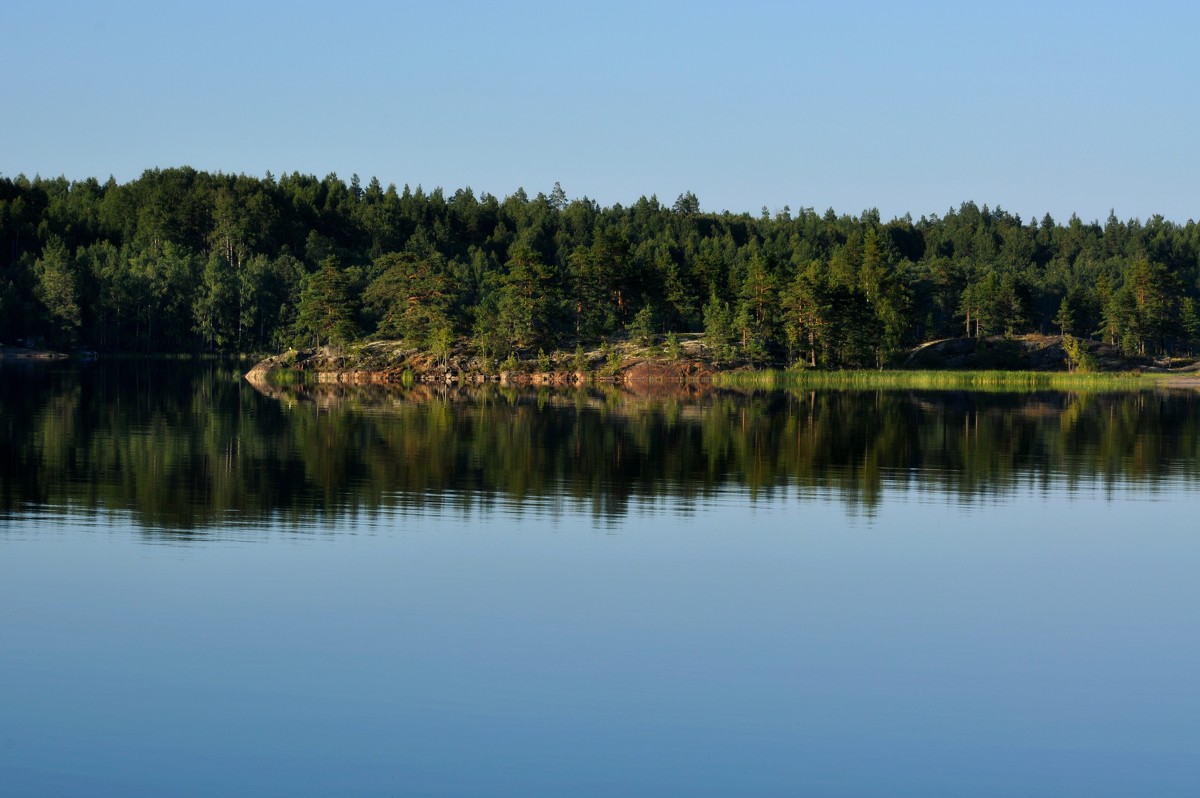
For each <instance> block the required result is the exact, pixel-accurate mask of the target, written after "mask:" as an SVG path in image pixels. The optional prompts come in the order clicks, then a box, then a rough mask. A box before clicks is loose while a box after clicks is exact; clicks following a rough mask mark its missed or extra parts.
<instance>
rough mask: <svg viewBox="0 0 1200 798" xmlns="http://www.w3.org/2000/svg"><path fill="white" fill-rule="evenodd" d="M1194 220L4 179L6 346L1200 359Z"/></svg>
mask: <svg viewBox="0 0 1200 798" xmlns="http://www.w3.org/2000/svg"><path fill="white" fill-rule="evenodd" d="M1198 287H1200V228H1198V226H1197V225H1196V223H1195V222H1192V221H1189V222H1187V223H1186V224H1178V223H1175V222H1171V221H1168V220H1166V219H1163V218H1162V217H1161V216H1154V217H1152V218H1150V219H1149V220H1147V221H1145V222H1142V221H1139V220H1130V221H1120V220H1118V219H1117V218H1116V217H1115V216H1113V215H1111V214H1110V216H1109V218H1108V219H1107V220H1106V221H1105V223H1104V224H1099V223H1096V222H1093V223H1085V222H1083V221H1082V220H1080V219H1079V218H1078V217H1075V216H1072V217H1071V219H1070V220H1068V221H1067V222H1066V223H1059V222H1056V221H1055V220H1054V219H1052V218H1051V217H1050V216H1049V215H1046V216H1045V217H1043V218H1042V219H1041V220H1036V219H1033V220H1030V221H1029V222H1025V221H1023V220H1022V219H1021V218H1020V217H1019V216H1017V215H1015V214H1011V213H1008V212H1006V211H1003V210H1001V209H999V208H995V209H989V208H988V207H987V206H986V205H985V206H983V207H978V206H976V205H975V204H974V203H965V204H963V205H962V206H960V207H959V208H958V209H957V210H951V211H949V212H947V213H946V215H945V216H942V217H938V216H931V217H922V218H921V219H920V220H918V221H913V220H912V219H911V218H910V217H908V216H905V217H902V218H898V219H892V220H891V221H887V222H884V221H882V220H881V219H880V216H879V213H878V212H877V211H873V210H869V211H865V212H863V213H862V214H861V215H859V216H849V215H838V214H836V213H834V212H833V211H832V210H830V211H826V212H825V213H823V214H822V213H817V212H815V211H814V210H812V209H801V210H799V211H795V212H793V211H791V210H790V209H788V208H784V209H783V210H782V211H779V212H776V213H774V214H772V213H769V212H768V211H767V209H765V208H764V209H763V212H762V214H761V215H759V216H757V217H756V216H753V215H750V214H731V213H704V212H702V211H701V209H700V203H699V201H698V199H697V198H696V196H695V195H693V194H691V193H686V194H683V195H682V196H680V197H679V198H678V199H677V200H676V201H675V202H674V204H673V205H670V206H668V205H664V204H662V203H660V202H659V201H658V200H657V199H656V198H654V197H650V198H646V197H642V198H641V199H639V200H637V201H636V202H634V203H633V204H632V205H630V206H622V205H614V206H612V207H608V208H602V207H600V206H599V205H598V204H597V203H596V202H594V201H592V200H590V199H587V198H581V199H568V197H567V195H566V193H565V192H564V191H563V190H562V188H561V187H560V186H558V185H557V184H555V186H554V188H553V190H552V191H550V192H549V194H538V195H537V196H535V197H530V196H529V195H528V194H526V192H525V191H523V190H518V191H517V192H516V193H514V194H512V195H511V196H509V197H506V198H504V199H499V198H497V197H494V196H491V195H489V194H483V195H481V196H476V195H475V194H474V193H473V192H472V191H471V189H469V188H467V189H460V190H458V191H456V192H455V193H454V194H453V195H450V196H447V195H445V194H444V193H443V192H442V190H441V189H435V190H433V191H430V192H425V191H423V190H422V189H421V188H419V187H418V188H417V189H415V190H413V189H410V188H409V187H408V186H405V187H404V188H403V189H401V190H397V189H396V188H395V187H394V186H388V187H387V188H384V187H383V186H381V185H380V183H379V181H378V180H374V179H372V180H371V181H370V182H369V183H368V184H367V185H366V186H363V185H362V184H361V183H360V181H359V179H358V177H357V176H355V177H353V178H352V179H351V180H350V182H349V183H348V184H347V183H346V182H344V181H343V180H341V179H340V178H338V177H337V176H336V175H329V176H327V177H325V178H324V179H318V178H316V177H314V176H306V175H301V174H296V173H294V174H291V175H288V176H282V177H279V178H276V177H273V176H272V175H270V174H269V173H268V174H267V175H266V176H265V177H262V178H258V177H249V176H245V175H226V174H221V173H217V174H212V173H207V172H200V171H196V170H193V169H190V168H178V169H154V170H150V171H147V172H145V173H144V174H143V175H142V176H141V177H140V178H138V179H137V180H134V181H132V182H129V183H126V184H118V183H117V182H116V181H114V180H112V179H111V178H110V179H109V181H108V182H106V183H100V182H99V181H97V180H95V179H89V180H84V181H81V182H69V181H67V180H66V179H65V178H56V179H41V178H37V179H33V180H29V179H27V178H25V177H23V176H21V177H16V178H3V177H0V342H5V343H12V342H13V341H15V340H17V339H26V340H28V339H31V338H32V339H35V340H39V341H41V342H44V343H45V344H46V345H49V346H55V347H61V348H74V347H89V348H95V349H98V350H101V351H133V352H164V351H170V352H192V351H225V352H231V351H264V350H272V349H281V348H285V347H287V346H291V345H303V344H318V343H348V342H351V341H354V340H357V339H360V338H365V337H372V336H376V337H380V336H382V337H400V338H404V339H407V340H409V341H411V342H412V343H413V344H414V345H416V346H420V347H424V348H428V349H431V350H439V349H441V350H444V349H446V348H447V347H449V346H450V345H451V344H452V343H453V342H455V341H465V342H467V343H468V344H469V345H470V346H472V347H473V348H474V349H475V350H476V351H477V352H478V353H479V354H480V355H482V356H484V357H487V358H502V357H506V356H507V355H509V354H513V353H515V354H517V355H518V356H523V357H524V356H530V355H531V354H532V353H534V352H536V351H537V350H539V349H541V348H545V349H552V348H558V349H565V348H574V347H575V346H577V345H579V344H591V343H594V342H597V341H600V340H609V339H616V338H620V337H623V336H633V337H638V338H643V339H652V338H653V337H655V336H657V335H662V334H666V333H687V332H691V333H703V335H704V337H705V340H706V342H707V343H708V344H709V345H710V347H711V349H712V351H713V352H714V353H715V355H716V357H717V358H719V359H725V360H747V361H750V362H753V363H767V362H773V363H781V362H786V363H804V364H807V365H810V366H818V367H877V366H882V365H885V364H887V363H889V362H893V361H895V360H896V358H897V357H899V356H900V355H901V353H903V352H905V351H906V350H907V349H909V348H910V347H912V346H914V345H916V344H918V343H921V342H923V341H926V340H930V339H936V338H946V337H955V336H964V335H966V336H987V335H994V334H1021V333H1027V332H1039V333H1071V334H1074V335H1076V336H1081V337H1095V338H1101V339H1104V340H1107V341H1109V342H1110V343H1114V344H1119V345H1120V346H1121V347H1122V348H1123V349H1124V350H1125V351H1126V352H1128V353H1136V354H1147V355H1149V354H1154V355H1157V354H1167V353H1189V354H1190V353H1192V352H1193V351H1194V350H1195V349H1196V347H1197V345H1198V344H1200V312H1198V310H1197V306H1196V301H1197V296H1198V291H1197V289H1198Z"/></svg>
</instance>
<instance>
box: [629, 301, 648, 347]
mask: <svg viewBox="0 0 1200 798" xmlns="http://www.w3.org/2000/svg"><path fill="white" fill-rule="evenodd" d="M629 334H630V336H632V337H633V339H634V340H635V341H637V342H638V343H639V344H641V345H642V346H650V344H652V343H653V342H654V308H652V307H651V306H650V300H649V299H647V300H645V301H644V303H643V304H642V309H641V310H639V311H638V312H637V313H636V314H634V317H633V321H631V322H630V323H629Z"/></svg>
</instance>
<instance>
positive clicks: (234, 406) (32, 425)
mask: <svg viewBox="0 0 1200 798" xmlns="http://www.w3.org/2000/svg"><path fill="white" fill-rule="evenodd" d="M1198 421H1200V402H1198V401H1197V396H1196V395H1195V394H1194V393H1186V392H1182V393H1166V392H1162V393H1155V392H1142V393H1132V394H1130V393H1127V394H1080V395H1074V394H1063V393H1039V394H1022V395H1019V394H996V393H967V392H925V391H919V392H918V391H913V392H845V391H825V392H796V393H784V392H777V393H752V394H738V393H733V392H725V391H717V390H711V389H709V390H703V389H698V388H695V387H692V388H689V389H687V391H686V392H673V391H671V390H669V389H666V388H664V387H663V386H658V387H654V388H650V389H647V391H646V392H643V393H628V392H622V391H618V390H616V389H607V390H601V389H588V390H579V391H564V392H552V391H541V392H537V391H517V390H509V389H501V388H499V387H498V386H482V387H480V388H478V389H473V390H467V389H461V388H458V389H456V388H448V387H446V386H438V387H427V386H419V387H417V388H415V389H413V390H409V391H397V390H395V389H384V388H379V387H371V386H342V385H319V386H302V387H295V388H290V389H278V390H275V391H273V392H271V394H270V395H266V394H263V393H260V392H258V391H256V390H255V389H253V388H252V387H250V386H249V385H247V384H246V383H245V382H243V381H241V380H239V379H238V375H237V372H236V371H235V370H234V369H232V368H227V367H221V366H219V365H217V364H206V365H204V366H201V367H197V366H195V365H191V364H180V363H176V364H170V363H168V364H163V363H157V364H146V363H136V364H135V363H126V364H115V365H109V364H106V365H99V364H97V365H94V366H92V367H88V368H83V369H79V368H72V367H58V366H46V365H44V364H38V365H35V366H22V367H12V366H5V367H3V369H2V370H0V518H3V517H8V518H11V517H13V516H14V515H16V514H30V513H32V514H37V513H53V512H61V511H63V509H64V508H68V509H70V511H71V512H74V513H81V512H82V513H85V514H86V513H89V512H93V513H94V512H95V511H98V510H103V511H105V512H109V513H119V514H128V515H129V517H131V518H132V519H133V520H134V521H135V522H136V524H137V525H138V526H139V527H141V528H143V529H144V530H148V531H150V532H152V533H153V534H155V535H168V536H180V537H187V536H189V535H192V534H197V531H198V530H199V531H202V530H205V529H210V528H212V527H216V526H221V527H225V528H229V527H238V526H265V525H267V524H272V525H279V524H282V525H292V526H294V527H297V528H299V527H301V526H306V525H308V524H309V523H310V522H315V523H317V524H318V525H319V523H320V519H334V518H348V517H353V516H355V515H358V514H366V515H370V514H373V513H388V514H391V513H396V512H401V513H404V512H412V513H423V512H427V511H437V512H442V513H444V512H447V511H452V512H459V513H464V514H470V513H493V512H503V513H511V514H533V515H546V516H552V517H553V516H558V515H563V514H567V513H571V514H576V513H587V514H590V515H591V516H592V517H593V518H594V519H596V521H597V522H600V523H605V522H610V521H615V520H619V519H621V518H622V517H624V516H625V515H626V514H627V513H629V512H630V511H631V509H636V510H638V511H639V512H642V511H646V510H647V509H652V508H654V507H657V506H659V505H661V504H663V503H664V501H665V500H666V499H670V500H671V501H670V505H671V507H672V508H673V510H672V511H674V512H689V511H696V509H697V508H700V509H703V508H704V507H706V506H710V505H713V504H715V503H719V502H720V501H721V496H722V494H723V492H725V491H728V490H734V491H737V492H739V493H745V494H748V495H749V496H750V497H751V500H755V499H758V498H771V497H773V496H776V495H778V494H779V493H780V492H782V491H795V490H799V491H801V492H803V493H805V494H808V493H812V494H814V495H815V494H820V495H825V496H831V495H832V496H835V497H837V498H838V499H840V500H841V501H843V502H844V503H845V504H846V506H847V507H848V508H850V509H851V510H852V511H854V512H866V513H867V514H869V513H870V512H871V511H872V510H873V509H874V508H876V507H877V506H878V505H879V503H880V501H881V496H882V494H883V492H884V491H886V490H888V489H889V488H902V489H904V490H905V491H909V492H917V493H927V494H929V495H930V496H931V497H934V499H935V500H943V501H944V500H945V497H951V498H952V499H953V500H955V501H959V502H970V501H977V500H981V499H986V498H988V497H1002V496H1005V495H1009V494H1012V493H1014V492H1015V491H1017V490H1019V489H1022V488H1025V487H1028V486H1035V487H1038V486H1040V487H1042V488H1044V489H1054V490H1061V491H1067V492H1070V491H1074V490H1077V489H1079V488H1081V487H1087V488H1088V489H1089V490H1091V489H1093V488H1094V487H1095V486H1097V485H1100V486H1103V487H1105V488H1108V489H1112V488H1114V487H1116V486H1119V485H1137V486H1139V488H1141V489H1149V490H1155V489H1158V488H1163V487H1165V486H1168V485H1170V484H1172V483H1175V482H1178V481H1184V482H1188V483H1194V482H1195V481H1196V479H1197V475H1198V471H1200V466H1198V464H1200V457H1198V455H1200V435H1197V432H1198V430H1197V423H1198ZM201 533H202V532H201Z"/></svg>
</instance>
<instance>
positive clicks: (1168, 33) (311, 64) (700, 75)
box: [0, 0, 1200, 222]
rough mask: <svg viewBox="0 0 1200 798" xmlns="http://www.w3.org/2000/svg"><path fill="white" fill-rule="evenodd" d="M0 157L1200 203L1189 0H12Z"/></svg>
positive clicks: (1133, 210) (49, 165)
mask: <svg viewBox="0 0 1200 798" xmlns="http://www.w3.org/2000/svg"><path fill="white" fill-rule="evenodd" d="M0 31H3V37H2V39H0V42H2V44H0V71H2V74H3V78H2V79H0V174H3V175H7V176H14V175H16V174H18V173H25V174H27V175H30V176H32V175H34V174H41V175H43V176H57V175H65V176H66V177H68V178H71V179H79V178H84V177H91V176H95V177H99V178H101V179H104V178H106V177H108V176H109V175H110V174H111V175H113V176H114V177H116V178H117V179H118V180H120V181H126V180H130V179H133V178H135V177H137V176H138V175H139V174H140V173H141V172H142V171H143V170H144V169H147V168H151V167H155V166H158V167H169V166H180V165H190V166H193V167H196V168H198V169H206V170H212V171H218V170H219V171H224V172H244V173H246V174H251V175H260V176H261V175H263V174H265V173H266V172H267V171H268V170H269V171H272V172H274V173H275V174H281V173H284V172H292V171H299V172H302V173H312V174H316V175H318V176H324V175H325V174H328V173H329V172H336V173H337V174H338V175H339V176H341V177H342V178H344V179H348V178H349V177H350V175H351V174H353V173H357V174H359V175H360V176H361V177H362V180H363V182H364V183H365V182H366V181H367V179H369V178H370V177H371V176H377V177H378V178H379V179H380V180H381V181H382V182H383V183H384V184H385V185H386V184H388V183H395V184H397V185H398V186H399V185H403V184H405V183H408V184H411V185H413V186H416V185H417V184H421V185H423V186H424V187H426V188H432V187H434V186H442V187H444V188H446V189H447V190H449V191H452V190H454V189H457V188H460V187H463V186H468V185H469V186H471V187H472V188H474V189H475V190H476V192H483V191H486V192H490V193H493V194H496V195H498V196H504V195H507V194H510V193H512V192H513V191H514V190H516V189H517V187H524V188H525V189H526V190H527V191H529V192H530V194H533V193H536V192H538V191H545V192H549V190H550V189H551V187H552V186H553V185H554V182H555V181H561V183H562V185H563V188H564V189H565V190H566V192H567V194H568V196H571V197H576V196H583V195H587V196H590V197H592V198H593V199H596V200H597V201H599V202H600V203H601V204H604V205H610V204H613V203H617V202H619V203H622V204H629V203H632V202H633V201H635V200H636V199H637V198H638V197H640V196H642V195H650V194H657V195H658V197H659V199H661V200H663V201H665V202H667V203H670V202H672V201H674V199H675V197H676V196H678V195H679V194H680V193H681V192H683V191H688V190H690V191H693V192H695V193H696V194H697V195H698V196H699V198H700V204H701V207H702V208H703V209H704V210H724V209H729V210H734V211H751V212H755V213H757V212H758V211H759V209H761V208H762V207H763V206H766V207H767V208H768V209H770V210H771V211H772V212H774V211H777V210H779V209H782V208H783V206H785V205H789V206H790V207H792V208H793V209H796V208H800V207H814V208H816V209H817V210H824V209H825V208H829V207H832V208H834V209H835V210H836V211H838V212H846V213H854V214H857V213H859V212H861V211H862V210H863V209H865V208H870V207H876V208H878V209H879V210H880V212H881V213H882V214H883V216H884V217H885V218H889V217H891V216H895V215H902V214H904V213H905V212H910V213H912V214H913V216H914V217H917V216H920V215H922V214H929V213H938V214H942V213H945V211H946V210H947V209H948V208H951V207H957V206H958V204H959V203H961V202H963V201H965V200H974V201H975V202H978V203H980V204H983V203H987V204H989V205H991V206H993V207H995V206H997V205H999V206H1002V207H1004V208H1006V209H1008V210H1010V211H1013V212H1016V213H1020V214H1021V215H1022V217H1024V218H1026V219H1027V218H1028V217H1029V216H1030V215H1034V214H1036V215H1038V216H1040V215H1041V214H1043V213H1045V212H1050V213H1051V214H1053V215H1054V216H1055V218H1056V219H1059V220H1064V219H1065V218H1066V217H1068V216H1069V215H1070V214H1071V213H1072V212H1077V213H1078V214H1079V215H1080V216H1081V217H1083V218H1084V219H1085V220H1091V219H1101V220H1103V219H1104V218H1105V217H1106V216H1107V215H1108V212H1109V210H1110V209H1113V210H1115V211H1116V213H1117V215H1118V216H1119V217H1121V218H1122V219H1126V218H1130V217H1135V216H1136V217H1139V218H1143V219H1144V218H1146V217H1148V216H1150V215H1152V214H1155V213H1161V214H1163V215H1164V216H1166V217H1167V218H1169V219H1174V220H1176V221H1181V222H1182V221H1186V220H1187V219H1190V218H1200V198H1198V189H1200V155H1198V153H1197V144H1198V142H1200V135H1198V132H1200V46H1198V45H1197V41H1198V40H1197V36H1198V34H1197V31H1200V7H1198V4H1191V3H1182V2H1181V3H1174V4H1169V3H1163V2H1140V3H1132V2H1120V3H1117V2H1088V3H1082V2H1080V3H1065V2H1062V3H1055V2H1050V1H1047V2H1004V3H974V2H966V1H965V0H956V2H947V3H873V2H856V3H833V2H821V3H802V2H795V3H770V2H752V1H747V0H743V1H742V2H739V3H737V4H735V3H733V2H722V3H717V2H708V1H707V0H693V1H692V2H687V3H653V2H633V3H630V2H615V1H614V0H608V1H607V2H603V3H588V4H583V3H570V2H565V0H560V1H559V2H511V3H507V4H505V3H498V2H496V3H484V2H432V1H431V0H422V2H412V3H405V2H379V3H355V2H341V3H335V2H329V1H328V0H325V1H324V2H320V3H313V2H287V3H284V2H276V3H255V2H252V0H238V1H237V2H226V0H213V1H212V2H204V3H188V4H182V3H181V4H175V3H164V2H161V0H159V1H158V2H121V1H120V0H113V1H112V2H107V3H94V2H86V3H85V2H54V0H47V2H13V3H8V4H6V5H5V7H4V9H3V10H2V11H0Z"/></svg>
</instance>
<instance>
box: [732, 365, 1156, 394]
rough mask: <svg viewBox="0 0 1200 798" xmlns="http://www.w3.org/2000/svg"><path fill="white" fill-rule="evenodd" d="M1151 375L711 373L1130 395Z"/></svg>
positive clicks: (743, 379)
mask: <svg viewBox="0 0 1200 798" xmlns="http://www.w3.org/2000/svg"><path fill="white" fill-rule="evenodd" d="M1157 383H1158V380H1157V379H1156V378H1155V376H1154V375H1147V374H1142V373H1140V372H1107V373H1096V372H1088V373H1081V372H1074V373H1068V372H1046V371H867V370H858V371H819V370H815V369H803V370H794V371H793V370H789V371H777V370H771V369H767V370H763V371H727V372H722V373H718V374H715V375H713V384H714V385H716V386H718V387H721V388H740V389H751V390H752V389H764V390H770V389H788V388H833V389H837V388H843V389H856V390H871V389H880V388H896V389H908V390H996V391H1039V390H1060V391H1081V390H1092V391H1130V390H1146V389H1151V388H1154V387H1155V385H1156V384H1157Z"/></svg>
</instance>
